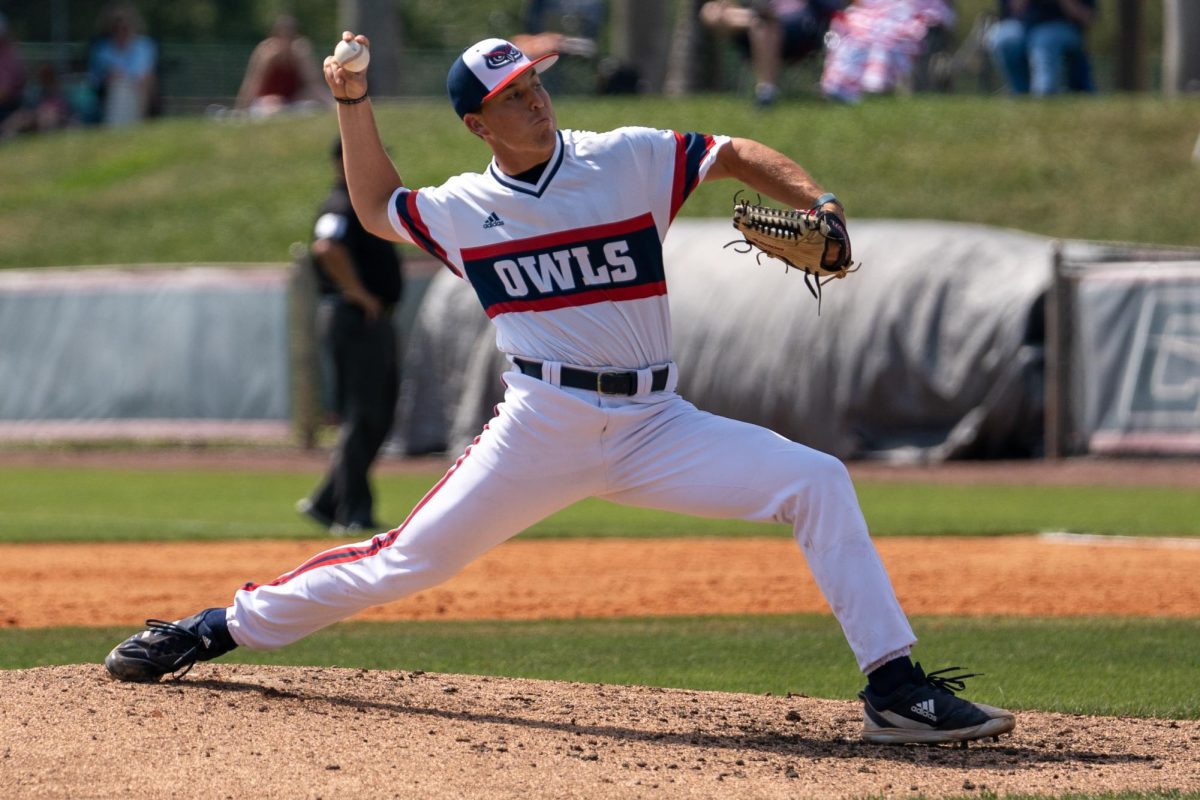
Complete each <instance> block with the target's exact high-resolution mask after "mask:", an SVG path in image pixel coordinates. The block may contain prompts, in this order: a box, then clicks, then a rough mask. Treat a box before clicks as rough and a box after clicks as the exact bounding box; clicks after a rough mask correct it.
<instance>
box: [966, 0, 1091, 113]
mask: <svg viewBox="0 0 1200 800" xmlns="http://www.w3.org/2000/svg"><path fill="white" fill-rule="evenodd" d="M1095 17H1096V0H1000V19H999V21H997V22H996V24H995V25H993V26H992V28H991V30H990V31H989V32H988V35H987V45H988V49H989V50H990V51H991V54H992V59H993V61H994V62H995V64H996V67H997V69H999V70H1000V72H1001V74H1002V75H1004V80H1005V82H1006V83H1007V84H1008V88H1009V90H1010V91H1012V92H1013V94H1030V93H1032V94H1034V95H1038V96H1042V95H1048V94H1056V93H1058V92H1062V91H1072V92H1092V91H1095V89H1096V87H1095V84H1094V83H1093V82H1092V68H1091V63H1090V61H1089V59H1088V53H1087V47H1086V44H1085V42H1084V33H1085V31H1086V30H1087V28H1088V26H1090V25H1091V24H1092V21H1093V20H1094V19H1095Z"/></svg>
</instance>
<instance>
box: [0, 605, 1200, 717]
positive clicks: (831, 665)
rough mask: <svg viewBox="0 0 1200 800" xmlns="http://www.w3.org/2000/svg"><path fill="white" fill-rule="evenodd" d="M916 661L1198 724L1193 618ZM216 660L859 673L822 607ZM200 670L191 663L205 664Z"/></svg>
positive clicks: (319, 639) (957, 648)
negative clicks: (777, 613) (957, 667)
mask: <svg viewBox="0 0 1200 800" xmlns="http://www.w3.org/2000/svg"><path fill="white" fill-rule="evenodd" d="M913 626H914V628H915V629H916V631H917V633H918V635H919V636H921V644H920V645H919V646H918V648H917V651H916V654H915V658H916V659H917V660H919V661H921V662H922V663H923V665H924V666H925V668H926V669H928V670H932V669H939V668H942V667H948V666H953V665H956V664H959V665H963V666H965V667H968V668H969V669H970V671H971V672H977V673H983V675H982V677H978V678H974V679H972V680H971V681H970V683H969V687H970V696H971V698H972V699H974V700H978V701H980V702H990V703H994V704H998V705H1001V706H1004V707H1011V708H1018V709H1021V708H1025V709H1041V710H1047V711H1061V712H1066V713H1078V714H1103V715H1121V716H1136V717H1161V718H1171V719H1197V718H1200V707H1197V704H1196V702H1195V699H1196V685H1195V679H1196V675H1197V674H1200V620H1167V619H1112V618H1095V619H1026V618H1007V617H985V618H979V619H963V618H954V617H917V618H915V619H914V620H913ZM129 633H131V631H129V630H127V629H115V628H70V629H66V628H58V629H51V630H0V668H6V669H13V668H26V667H33V666H45V665H50V664H73V663H95V664H99V663H100V661H102V660H103V658H104V654H105V653H106V652H108V650H109V649H110V648H111V647H112V646H113V645H114V644H115V643H116V642H118V641H120V640H121V639H122V638H124V637H125V636H128V635H129ZM224 660H226V661H233V662H239V663H251V664H291V665H314V666H341V667H359V668H367V669H389V670H395V669H399V670H415V669H422V670H426V671H433V672H450V673H464V674H472V675H503V676H509V677H523V678H542V679H548V680H565V681H582V682H587V683H618V684H639V685H648V686H670V687H676V688H687V689H700V690H712V691H729V692H750V693H762V692H770V693H772V694H783V693H785V692H797V693H800V694H805V695H810V696H813V697H828V698H841V699H850V698H853V697H855V695H856V693H857V692H858V691H859V690H860V689H861V688H862V678H861V675H860V674H859V673H858V670H857V668H856V666H855V664H854V659H853V658H852V657H851V655H850V651H849V649H848V648H847V647H846V643H845V639H844V638H843V637H842V633H841V630H840V628H838V626H837V624H836V623H835V622H834V621H833V619H832V618H831V617H828V616H824V615H786V616H756V617H687V618H670V619H668V618H652V619H624V620H567V621H550V622H444V623H436V622H388V623H368V622H362V623H342V624H339V625H335V626H333V627H332V628H329V629H327V630H325V631H323V632H320V633H317V634H314V635H313V636H310V637H308V638H306V639H304V640H302V641H300V642H298V643H296V644H293V645H291V646H289V647H286V648H283V649H282V650H279V651H275V652H272V653H261V652H250V651H245V650H238V651H235V652H234V653H231V654H230V655H229V656H227V657H226V658H225V659H224ZM203 668H204V667H199V669H203Z"/></svg>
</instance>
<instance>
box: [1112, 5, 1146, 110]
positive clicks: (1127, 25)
mask: <svg viewBox="0 0 1200 800" xmlns="http://www.w3.org/2000/svg"><path fill="white" fill-rule="evenodd" d="M1144 34H1145V31H1144V30H1143V26H1142V0H1119V1H1118V3H1117V65H1116V72H1117V74H1116V76H1115V78H1116V80H1114V84H1115V85H1116V87H1117V89H1119V90H1121V91H1126V92H1140V91H1142V90H1143V89H1145V88H1146V70H1145V68H1144V64H1143V61H1144V52H1145V50H1144V45H1143V41H1142V40H1143V39H1144Z"/></svg>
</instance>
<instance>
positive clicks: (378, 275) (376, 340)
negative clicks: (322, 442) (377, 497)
mask: <svg viewBox="0 0 1200 800" xmlns="http://www.w3.org/2000/svg"><path fill="white" fill-rule="evenodd" d="M331 155H332V157H333V162H334V163H333V167H334V172H335V176H336V177H335V179H334V182H333V188H332V189H330V191H329V196H328V197H326V198H325V202H324V203H322V205H321V210H320V212H319V214H318V216H317V222H316V225H315V226H314V232H313V244H312V255H313V264H314V265H315V267H316V272H317V281H318V286H319V287H320V291H321V303H320V308H319V310H318V314H317V324H318V328H319V331H320V337H321V340H322V344H323V346H324V347H325V348H326V350H327V353H328V355H329V356H330V357H331V360H332V363H333V372H334V375H333V378H334V401H335V409H336V411H337V412H338V415H339V416H340V418H341V431H340V433H339V435H338V442H337V449H336V450H335V451H334V454H333V460H332V463H331V464H330V466H329V471H328V473H327V474H326V475H325V478H324V480H323V481H322V482H321V483H320V485H319V486H317V488H316V489H315V490H314V491H313V492H312V494H311V495H309V496H308V497H306V498H304V499H303V500H301V501H299V502H298V503H297V504H296V508H297V510H298V511H300V512H301V513H303V514H306V515H307V516H309V517H310V518H312V519H313V520H315V521H316V522H317V523H318V524H320V525H321V526H322V527H324V528H326V529H328V530H329V531H330V532H331V533H333V534H336V535H350V536H352V535H358V534H360V533H363V532H370V531H373V530H376V529H378V528H379V524H378V523H377V522H376V521H375V516H374V512H373V507H374V499H373V497H372V495H371V486H370V482H369V480H368V477H367V473H368V471H369V470H370V468H371V465H372V464H373V463H374V461H375V458H376V456H377V455H378V454H379V449H380V447H381V446H382V445H383V442H384V440H385V439H386V438H387V435H388V432H389V431H390V430H391V427H392V420H393V418H394V415H395V407H396V396H397V393H398V391H399V381H400V373H399V365H398V361H397V347H396V333H395V329H394V328H393V326H392V314H393V312H394V310H395V308H396V304H397V303H398V302H399V301H400V296H401V293H402V291H403V279H402V277H401V261H400V255H399V253H398V252H397V250H396V247H395V245H393V244H392V243H391V242H388V241H385V240H384V239H380V238H378V237H376V236H373V235H372V234H370V233H367V232H366V231H365V230H364V229H363V227H362V224H361V223H360V222H359V221H358V216H357V215H356V214H355V213H354V208H353V207H352V206H351V205H350V192H349V190H348V189H347V188H346V172H345V168H344V167H343V164H342V142H341V139H340V138H339V139H335V140H334V142H333V148H332V153H331Z"/></svg>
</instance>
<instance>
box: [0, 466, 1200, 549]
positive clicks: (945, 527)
mask: <svg viewBox="0 0 1200 800" xmlns="http://www.w3.org/2000/svg"><path fill="white" fill-rule="evenodd" d="M439 477H440V475H436V474H427V475H413V474H384V475H377V476H376V477H375V479H374V484H375V489H376V495H377V497H378V516H379V518H380V519H381V520H384V521H390V522H391V523H393V524H397V523H399V521H400V520H403V519H404V518H405V517H406V516H407V515H408V511H409V509H411V508H412V507H413V506H414V505H416V503H417V502H418V501H419V500H420V499H421V497H423V496H424V494H425V492H426V491H428V490H429V488H430V487H431V486H433V484H434V483H435V482H436V481H437V479H438V478H439ZM318 478H319V476H318V475H317V474H315V473H312V474H306V473H304V472H303V471H296V472H258V471H254V472H241V471H233V472H219V471H212V470H195V471H188V470H162V471H157V472H156V471H149V470H131V469H105V470H101V469H93V468H81V467H36V468H34V467H29V468H17V467H0V508H4V509H5V513H4V514H3V515H0V541H11V542H16V541H50V540H54V541H122V540H124V541H149V540H190V539H206V540H208V539H247V538H302V537H309V536H314V535H319V531H318V529H317V528H316V527H314V526H313V525H312V524H310V523H309V522H308V521H307V520H304V519H301V518H299V517H298V516H297V515H296V514H295V513H294V512H293V511H292V504H293V503H294V502H295V501H296V500H297V499H298V498H300V497H303V496H304V495H305V494H306V493H307V492H308V491H310V490H311V489H312V487H313V486H314V485H316V482H317V480H318ZM857 488H858V494H859V499H860V501H861V503H862V506H863V511H864V513H865V514H866V517H867V521H868V522H869V524H870V526H871V530H872V532H873V533H874V534H875V535H877V536H889V535H896V534H905V535H913V534H931V535H934V534H955V535H994V534H1010V533H1029V532H1036V531H1043V530H1070V531H1078V532H1089V533H1112V534H1125V535H1137V536H1200V493H1197V492H1194V491H1189V490H1187V489H1182V488H1169V487H1134V486H1126V487H1082V486H987V485H980V486H969V485H948V486H947V485H942V486H939V485H931V484H921V483H894V482H870V481H863V482H860V483H859V484H858V487H857ZM788 535H790V530H789V529H788V528H787V527H786V526H783V525H763V524H757V523H751V522H740V521H737V520H714V519H701V518H698V517H689V516H683V515H680V514H671V513H668V512H664V511H650V510H646V509H636V508H627V507H625V506H618V505H614V504H612V503H608V502H604V501H602V500H585V501H583V502H581V503H577V504H575V505H573V506H571V507H569V508H567V509H564V510H563V511H561V512H559V513H558V514H555V515H553V516H551V517H550V518H548V519H546V520H544V521H542V522H540V523H538V524H537V525H535V526H533V527H532V528H530V529H529V530H528V531H526V532H525V533H524V534H522V537H523V538H526V539H530V538H554V539H558V538H589V537H616V538H643V537H653V538H661V537H677V536H788Z"/></svg>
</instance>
